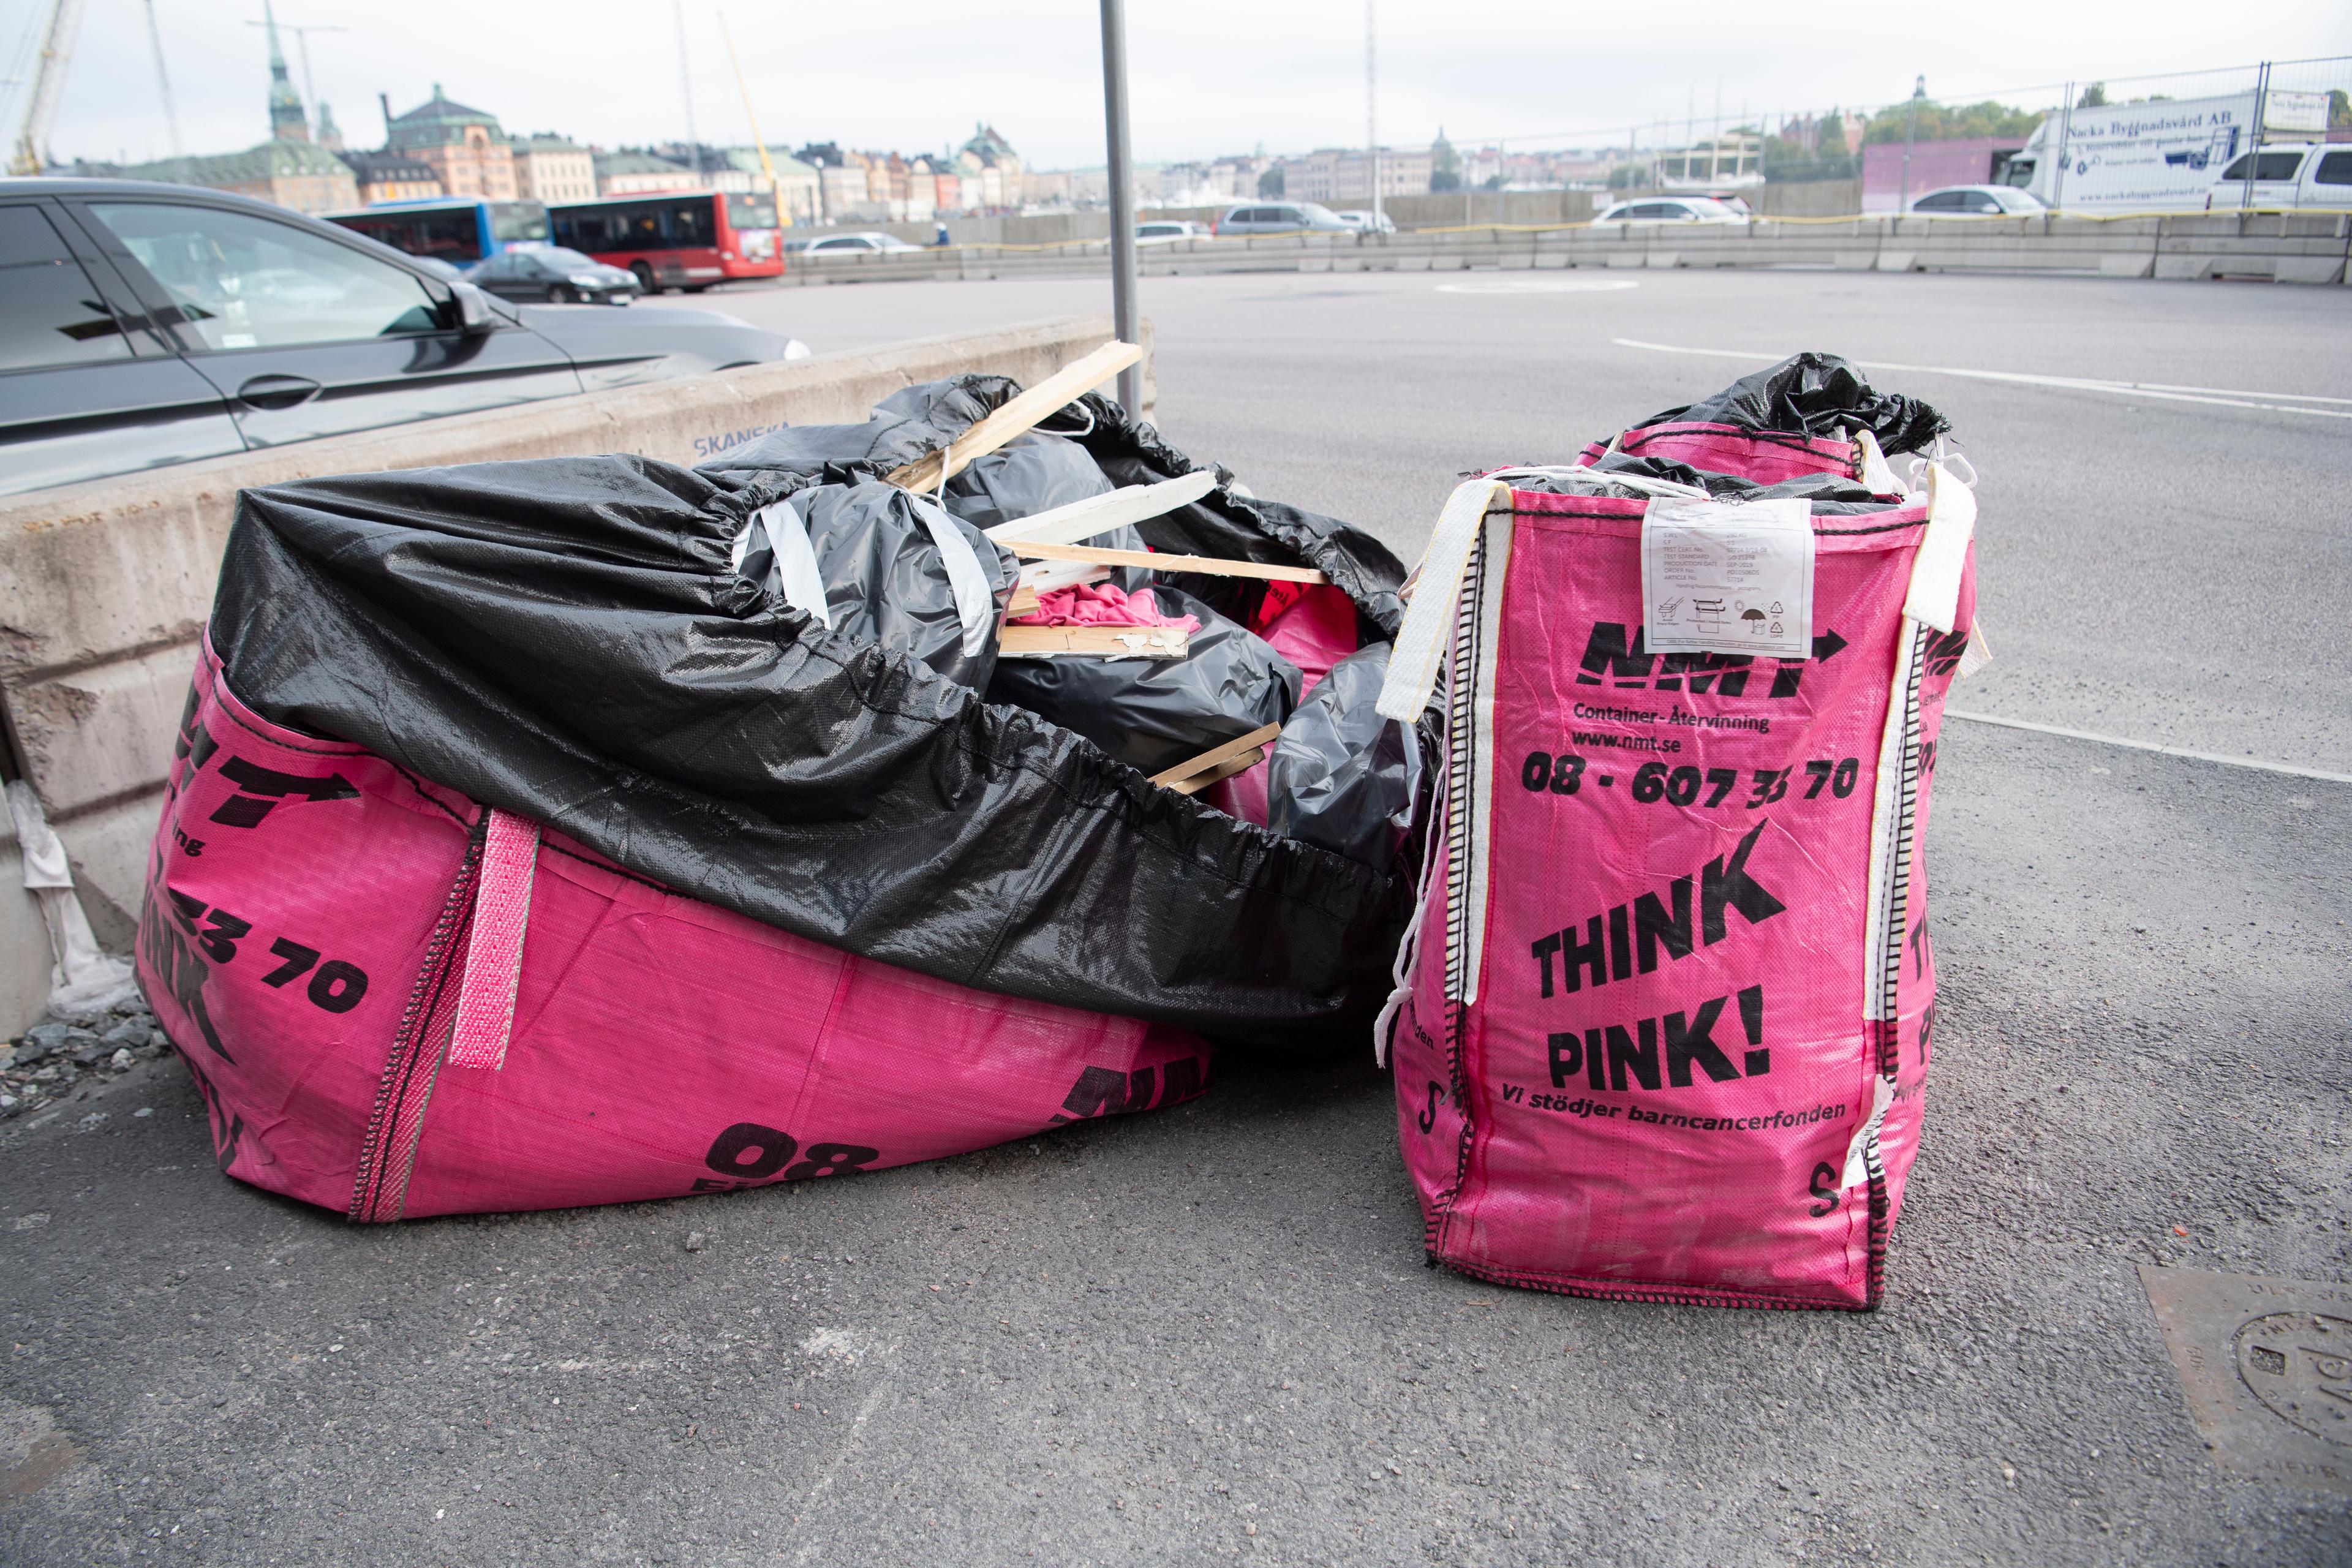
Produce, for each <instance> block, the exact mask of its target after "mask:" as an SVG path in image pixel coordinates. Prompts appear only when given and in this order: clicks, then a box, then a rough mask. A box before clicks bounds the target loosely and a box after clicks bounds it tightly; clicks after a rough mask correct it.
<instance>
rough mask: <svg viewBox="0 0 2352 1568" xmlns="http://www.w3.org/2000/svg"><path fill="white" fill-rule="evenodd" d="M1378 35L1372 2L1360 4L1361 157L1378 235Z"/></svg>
mask: <svg viewBox="0 0 2352 1568" xmlns="http://www.w3.org/2000/svg"><path fill="white" fill-rule="evenodd" d="M1378 58H1379V35H1378V33H1377V32H1376V31H1375V29H1374V27H1373V26H1372V0H1364V157H1365V159H1366V160H1367V163H1366V167H1367V169H1368V170H1369V171H1370V174H1371V184H1372V233H1373V234H1375V235H1377V234H1379V233H1380V232H1381V126H1380V114H1379V106H1380V90H1379V89H1380V82H1379V78H1378V76H1377V74H1376V71H1375V64H1376V62H1377V60H1378Z"/></svg>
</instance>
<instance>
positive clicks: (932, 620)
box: [740, 479, 1021, 690]
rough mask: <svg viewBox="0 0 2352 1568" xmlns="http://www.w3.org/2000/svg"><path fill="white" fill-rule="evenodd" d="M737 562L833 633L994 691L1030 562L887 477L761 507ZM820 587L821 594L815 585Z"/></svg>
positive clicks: (814, 489) (816, 489) (822, 488)
mask: <svg viewBox="0 0 2352 1568" xmlns="http://www.w3.org/2000/svg"><path fill="white" fill-rule="evenodd" d="M745 540H746V544H747V548H746V550H745V552H744V555H743V559H742V563H741V565H740V570H741V572H742V573H743V574H744V575H745V576H747V577H749V578H751V581H752V582H754V583H757V584H761V586H762V587H765V588H767V589H769V590H770V591H772V592H773V593H777V594H780V595H782V596H783V598H784V599H785V601H786V602H787V603H789V604H792V605H797V606H799V607H800V608H802V609H805V610H807V611H809V612H810V613H811V614H812V615H814V616H817V618H818V619H820V620H821V621H823V622H824V624H825V625H826V626H829V627H831V628H832V629H833V630H835V631H838V632H847V633H849V634H851V635H852V636H855V637H863V638H865V639H866V641H868V642H871V643H873V644H875V645H876V646H877V647H881V648H883V649H884V650H885V651H887V652H891V653H906V654H911V655H913V656H914V657H915V658H919V659H920V660H922V661H923V662H924V663H925V664H928V665H929V666H930V667H931V668H933V669H935V670H937V671H939V672H940V674H941V675H944V676H946V677H947V678H948V679H950V680H960V681H961V682H962V683H963V684H964V685H966V686H970V687H973V688H975V689H981V690H985V689H987V687H988V678H989V674H990V672H991V671H992V670H993V669H994V668H995V666H996V628H997V626H998V625H999V624H1000V623H1001V622H1002V621H1003V618H1004V606H1005V604H1006V603H1007V602H1008V601H1009V600H1010V599H1011V598H1012V597H1013V584H1015V583H1017V582H1018V581H1020V577H1021V563H1020V562H1019V561H1018V560H1017V559H1015V558H1014V556H1013V552H1011V551H1009V550H1006V549H1005V548H1003V546H1002V545H999V544H995V543H993V542H991V541H990V540H989V538H988V536H987V535H986V534H984V533H982V531H980V530H979V529H977V528H975V527H973V526H972V525H971V523H969V522H966V521H963V520H962V519H961V518H957V517H953V516H951V515H950V514H949V513H948V512H947V511H945V510H942V509H940V507H939V506H937V505H935V504H933V503H932V501H931V500H929V498H927V497H920V496H914V495H909V494H908V492H907V491H905V490H902V489H899V488H898V486H896V485H887V484H884V483H883V482H882V481H881V480H879V479H862V480H860V481H858V482H857V483H856V484H845V485H811V486H809V487H807V488H805V489H801V490H798V491H795V492H794V493H793V494H792V495H791V496H788V497H787V498H785V499H784V500H779V501H776V502H774V503H773V504H772V505H769V506H766V507H763V508H761V510H760V511H759V512H758V513H757V514H756V515H755V516H754V517H753V519H752V521H751V527H750V529H749V530H748V531H747V532H746V535H745ZM817 584H822V592H821V593H820V592H817V591H815V589H816V587H817Z"/></svg>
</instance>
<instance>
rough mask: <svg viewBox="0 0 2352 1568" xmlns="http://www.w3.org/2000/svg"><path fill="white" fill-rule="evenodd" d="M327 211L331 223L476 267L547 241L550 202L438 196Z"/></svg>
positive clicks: (402, 247)
mask: <svg viewBox="0 0 2352 1568" xmlns="http://www.w3.org/2000/svg"><path fill="white" fill-rule="evenodd" d="M323 216H325V217H326V220H327V221H328V222H329V223H332V224H341V226H343V227H345V228H347V229H350V230H351V231H352V233H354V234H363V235H366V236H367V237H369V238H370V239H373V240H380V241H382V242H383V244H385V245H388V246H390V247H393V248H394V250H404V251H406V252H408V254H409V255H411V256H424V257H429V258H432V259H433V260H436V261H446V262H447V263H448V264H449V265H450V266H452V267H457V268H467V267H471V266H472V265H473V264H474V263H475V262H477V261H481V260H485V259H487V258H490V257H493V256H497V255H499V254H500V253H502V252H504V251H506V250H509V249H510V248H512V247H515V246H517V245H545V244H546V243H547V208H546V207H545V206H544V205H542V204H541V203H539V202H493V201H484V200H482V199H480V198H478V197H472V196H432V197H425V198H422V199H419V200H415V201H405V202H384V203H382V204H380V205H376V206H372V207H362V208H361V209H360V210H359V211H357V212H347V213H327V214H325V215H323Z"/></svg>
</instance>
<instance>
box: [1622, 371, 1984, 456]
mask: <svg viewBox="0 0 2352 1568" xmlns="http://www.w3.org/2000/svg"><path fill="white" fill-rule="evenodd" d="M1681 421H1689V422H1693V423H1705V424H1709V425H1730V426H1736V427H1738V428H1739V429H1742V430H1757V431H1765V430H1784V431H1788V432H1790V433H1791V434H1799V433H1801V434H1803V435H1807V436H1822V437H1834V436H1835V435H1836V434H1837V432H1838V431H1839V430H1841V429H1845V430H1855V429H1866V430H1868V431H1869V432H1870V433H1871V434H1872V435H1873V436H1874V437H1877V439H1878V447H1879V450H1881V451H1882V452H1885V454H1886V455H1887V456H1888V457H1890V458H1891V457H1893V456H1895V454H1896V453H1898V452H1918V451H1924V450H1925V449H1926V448H1927V447H1928V446H1930V445H1931V444H1933V443H1934V441H1935V439H1936V437H1938V436H1941V435H1943V434H1944V433H1945V432H1946V431H1948V430H1949V429H1951V427H1952V422H1951V421H1950V420H1948V419H1947V418H1945V417H1944V416H1942V415H1941V414H1938V413H1937V412H1936V410H1935V409H1933V408H1931V407H1929V406H1928V405H1927V404H1925V403H1922V402H1920V401H1919V400H1918V399H1917V398H1916V397H1906V396H1904V395H1902V394H1901V393H1899V392H1879V391H1876V390H1874V388H1873V387H1872V386H1871V384H1870V381H1869V379H1868V378H1867V377H1865V376H1864V374H1862V373H1861V372H1860V371H1858V370H1856V369H1854V368H1853V366H1852V365H1850V364H1848V363H1846V362H1845V361H1843V360H1842V359H1840V358H1839V357H1838V356H1837V355H1835V354H1825V353H1813V352H1811V350H1808V351H1807V352H1805V353H1801V354H1795V355H1792V356H1790V358H1788V359H1784V360H1782V361H1781V362H1780V363H1779V364H1776V365H1774V366H1772V367H1771V368H1770V369H1769V370H1759V371H1758V372H1757V373H1756V374H1753V375H1743V376H1741V377H1740V378H1739V379H1738V381H1735V382H1733V383H1732V384H1730V385H1729V386H1727V387H1725V388H1724V389H1723V390H1722V391H1721V392H1718V393H1716V394H1714V395H1711V396H1707V397H1703V398H1701V399H1699V400H1698V401H1697V402H1696V403H1694V404H1691V405H1689V406H1687V407H1684V408H1669V409H1667V410H1666V411H1665V412H1664V413H1663V414H1653V415H1652V416H1650V417H1648V418H1647V419H1644V420H1643V421H1642V423H1641V424H1640V425H1638V426H1634V428H1635V429H1641V428H1643V427H1645V426H1652V425H1664V424H1667V423H1669V422H1681Z"/></svg>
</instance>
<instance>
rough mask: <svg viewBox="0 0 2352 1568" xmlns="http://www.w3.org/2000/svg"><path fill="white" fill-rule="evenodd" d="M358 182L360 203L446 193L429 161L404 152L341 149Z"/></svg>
mask: <svg viewBox="0 0 2352 1568" xmlns="http://www.w3.org/2000/svg"><path fill="white" fill-rule="evenodd" d="M340 156H341V158H342V160H343V163H345V164H346V165H348V166H349V167H350V169H351V171H352V179H354V180H356V181H357V182H358V183H359V205H362V206H363V207H369V206H373V205H376V203H378V202H414V201H430V200H432V199H433V198H435V197H436V196H444V195H448V193H447V192H446V191H444V190H443V189H442V188H441V177H440V176H439V175H438V174H435V173H434V172H433V165H431V164H430V163H418V162H417V161H416V160H415V159H414V158H412V157H410V156H408V155H407V154H406V153H341V154H340Z"/></svg>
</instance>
